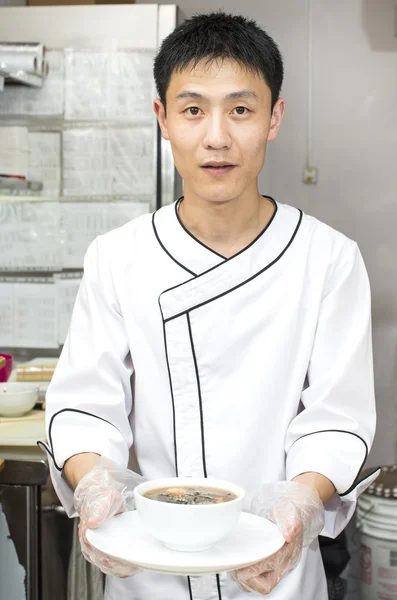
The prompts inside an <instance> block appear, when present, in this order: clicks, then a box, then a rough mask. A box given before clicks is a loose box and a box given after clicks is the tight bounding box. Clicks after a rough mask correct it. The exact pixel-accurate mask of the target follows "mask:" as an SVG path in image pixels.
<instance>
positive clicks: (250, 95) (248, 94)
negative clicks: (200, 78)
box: [175, 90, 259, 100]
mask: <svg viewBox="0 0 397 600" xmlns="http://www.w3.org/2000/svg"><path fill="white" fill-rule="evenodd" d="M185 98H191V99H193V100H208V98H207V97H206V96H204V95H203V94H199V93H198V92H193V91H191V90H185V91H183V92H179V94H177V96H176V98H175V99H176V100H183V99H185ZM240 99H247V100H250V99H251V100H259V98H258V95H257V94H256V93H255V92H254V91H253V90H238V91H237V92H231V93H230V94H227V95H226V96H224V98H223V100H240Z"/></svg>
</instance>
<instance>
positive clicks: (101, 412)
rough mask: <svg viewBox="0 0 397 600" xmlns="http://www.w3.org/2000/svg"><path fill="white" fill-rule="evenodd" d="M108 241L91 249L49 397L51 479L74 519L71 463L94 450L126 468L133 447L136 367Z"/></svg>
mask: <svg viewBox="0 0 397 600" xmlns="http://www.w3.org/2000/svg"><path fill="white" fill-rule="evenodd" d="M103 241H104V238H103V237H99V238H97V239H96V240H95V241H94V242H93V243H92V244H91V246H90V247H89V249H88V250H87V253H86V256H85V260H84V277H83V280H82V283H81V286H80V289H79V292H78V295H77V299H76V303H75V306H74V310H73V315H72V319H71V324H70V328H69V333H68V336H67V339H66V342H65V345H64V348H63V350H62V354H61V356H60V359H59V362H58V365H57V368H56V370H55V373H54V376H53V378H52V381H51V384H50V385H49V387H48V391H47V395H46V427H47V440H48V446H47V448H46V450H47V452H48V454H49V463H50V471H51V477H52V481H53V484H54V487H55V490H56V492H57V494H58V496H59V499H60V500H61V502H62V504H63V506H64V507H65V509H66V511H67V513H68V514H69V516H73V515H74V514H75V513H74V508H73V491H72V490H71V488H70V487H69V485H68V483H67V481H66V479H65V478H64V476H63V471H62V469H63V465H64V463H65V461H66V460H67V459H68V458H70V457H71V456H73V455H75V454H79V453H81V452H96V453H98V454H100V455H103V456H106V457H108V458H109V459H111V460H113V461H114V462H116V463H118V464H120V465H122V466H127V464H128V454H129V448H130V446H131V445H132V432H131V426H130V422H129V414H130V412H131V409H132V392H131V376H132V373H133V365H132V359H131V356H130V353H129V346H128V341H127V335H126V331H125V326H124V321H123V316H122V314H121V311H120V308H119V306H118V303H117V298H116V294H115V291H114V287H113V281H112V273H111V269H110V263H111V256H109V253H108V252H107V251H106V249H105V248H103V247H102V246H103Z"/></svg>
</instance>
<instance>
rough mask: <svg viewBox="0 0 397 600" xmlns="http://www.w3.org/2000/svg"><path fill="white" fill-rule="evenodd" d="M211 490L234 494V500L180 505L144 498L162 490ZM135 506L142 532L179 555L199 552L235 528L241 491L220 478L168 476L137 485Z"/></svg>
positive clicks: (239, 511) (243, 494)
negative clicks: (184, 487) (204, 488)
mask: <svg viewBox="0 0 397 600" xmlns="http://www.w3.org/2000/svg"><path fill="white" fill-rule="evenodd" d="M181 486H189V487H196V486H197V487H214V488H218V489H221V490H226V491H228V492H232V493H233V494H236V496H237V498H236V499H235V500H230V501H228V502H223V503H220V504H201V505H200V504H196V505H191V504H188V505H183V504H173V503H171V502H160V501H158V500H152V499H151V498H146V497H145V496H144V494H145V493H146V492H149V491H150V490H154V489H157V488H163V487H181ZM134 494H135V505H136V509H137V512H138V515H139V518H140V519H141V521H142V523H143V525H144V527H145V529H146V530H147V531H148V532H149V533H150V534H151V535H152V536H153V537H154V538H156V539H158V540H160V541H161V542H162V543H163V545H164V546H166V548H170V549H171V550H178V551H180V552H201V551H203V550H208V549H209V548H211V547H212V546H213V545H214V544H216V543H217V542H219V541H220V540H222V539H223V538H225V537H226V536H227V535H228V534H229V533H231V531H232V530H233V529H234V527H235V526H236V525H237V522H238V520H239V517H240V514H241V511H242V508H243V500H244V496H245V492H244V490H243V488H241V487H239V486H238V485H235V484H234V483H230V482H228V481H223V480H221V479H207V478H204V477H168V478H166V479H153V480H151V481H146V482H145V483H141V484H139V485H138V486H137V487H136V488H135V490H134Z"/></svg>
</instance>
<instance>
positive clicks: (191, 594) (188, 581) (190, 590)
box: [187, 575, 193, 600]
mask: <svg viewBox="0 0 397 600" xmlns="http://www.w3.org/2000/svg"><path fill="white" fill-rule="evenodd" d="M187 584H188V586H189V596H190V600H193V593H192V584H191V583H190V576H189V575H188V576H187Z"/></svg>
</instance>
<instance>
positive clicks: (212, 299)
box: [160, 210, 303, 323]
mask: <svg viewBox="0 0 397 600" xmlns="http://www.w3.org/2000/svg"><path fill="white" fill-rule="evenodd" d="M302 218H303V212H302V211H301V210H299V221H298V224H297V226H296V227H295V231H294V233H293V234H292V236H291V239H290V241H289V242H288V244H287V245H286V246H285V248H284V250H283V251H282V252H280V254H279V255H278V256H277V257H276V258H275V259H274V260H273V261H272V262H271V263H269V264H268V265H266V267H264V268H263V269H261V270H260V271H258V272H257V273H255V275H252V277H249V279H246V280H245V281H243V282H241V283H239V284H238V285H236V286H234V287H233V288H230V289H229V290H226V291H225V292H222V293H221V294H219V295H218V296H214V297H213V298H210V299H209V300H205V301H204V302H200V304H196V305H195V306H192V307H190V308H189V312H191V311H192V310H195V309H196V308H200V307H201V306H205V305H206V304H209V303H210V302H214V300H218V298H222V296H226V294H229V293H230V292H234V290H237V289H238V288H240V287H242V286H243V285H245V284H247V283H249V282H250V281H252V280H253V279H255V278H256V277H258V276H259V275H262V273H264V272H265V271H267V269H270V267H272V266H273V265H275V264H276V262H278V261H279V260H280V258H282V257H283V255H284V254H285V253H286V251H287V250H288V248H289V247H290V246H291V244H292V242H293V241H294V239H295V236H296V234H297V233H298V230H299V228H300V226H301V223H302ZM235 256H237V255H235ZM232 258H233V257H232ZM222 264H224V263H221V265H216V266H215V267H212V268H211V269H209V270H208V271H205V272H204V273H202V274H201V275H199V276H198V277H202V276H203V275H205V274H206V273H209V271H212V270H213V269H217V268H218V267H219V266H222ZM198 277H197V279H198ZM186 283H188V282H186V281H185V282H184V283H180V284H178V285H176V286H174V287H173V288H169V289H168V290H165V291H164V292H162V293H161V295H160V298H161V296H162V295H163V294H165V293H167V292H169V291H170V290H174V289H176V288H178V287H181V286H182V285H186ZM186 312H187V311H183V312H180V313H178V314H177V315H174V316H173V317H169V318H168V319H166V320H165V322H166V323H167V322H168V321H172V319H177V318H178V317H180V316H181V315H184V314H185V313H186Z"/></svg>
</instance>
